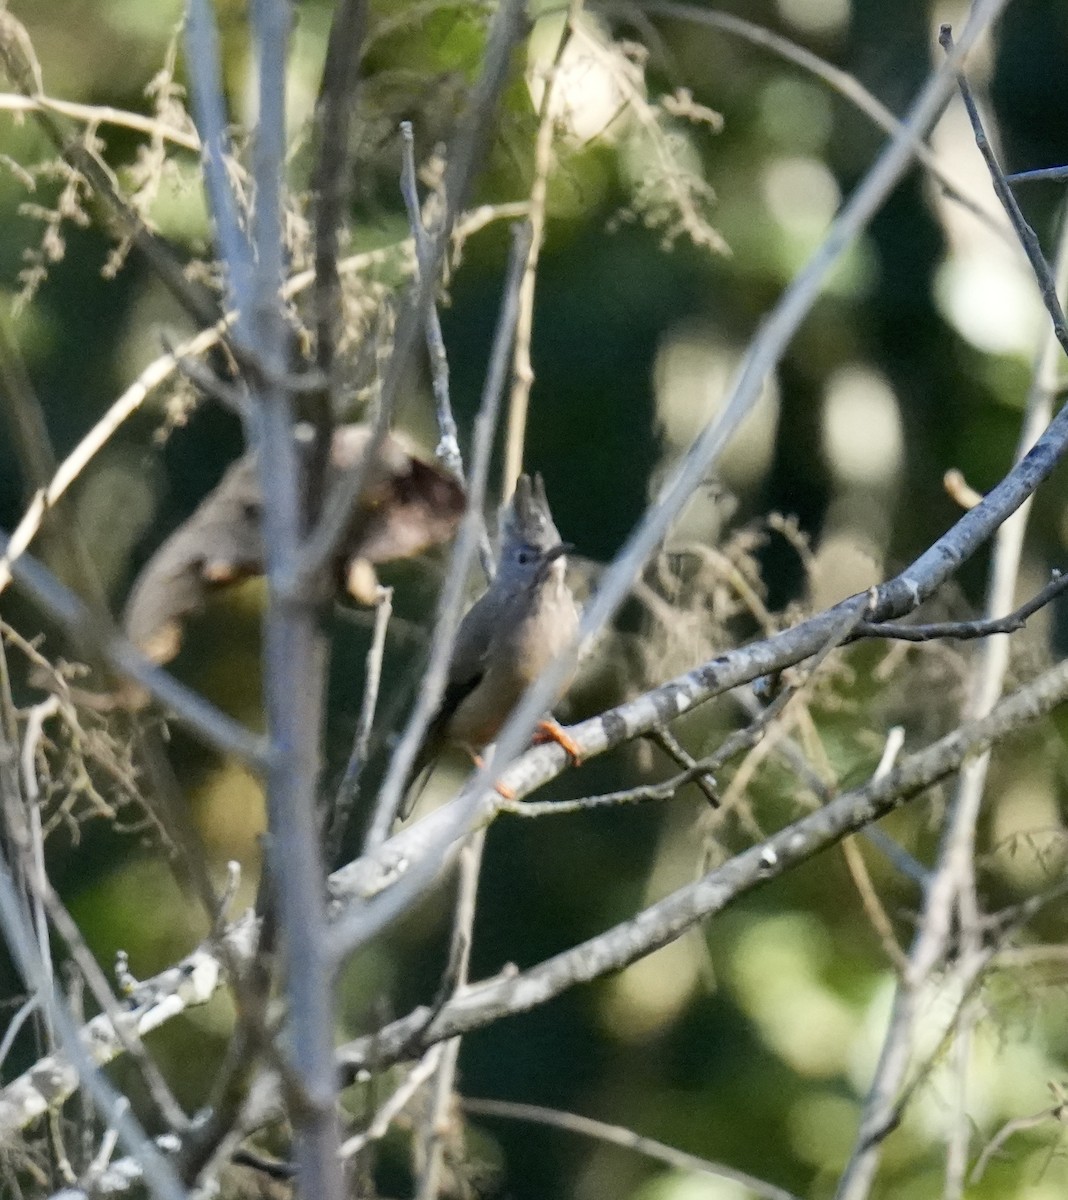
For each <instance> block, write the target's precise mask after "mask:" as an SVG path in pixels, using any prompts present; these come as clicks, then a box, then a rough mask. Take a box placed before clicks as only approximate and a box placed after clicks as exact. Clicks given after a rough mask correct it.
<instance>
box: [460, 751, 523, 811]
mask: <svg viewBox="0 0 1068 1200" xmlns="http://www.w3.org/2000/svg"><path fill="white" fill-rule="evenodd" d="M468 754H470V755H471V761H472V762H473V763H474V764H475V766H476V767H477V768H478V769H479V770H480V771H481V770H482V768H483V767H484V766H485V765H486V762H485V759H483V757H482V755H481V754H475V753H474V752H473V751H470V750H469V751H468ZM493 786H494V789H495V790H496V792H497V795H498V796H500V798H501V799H502V800H514V799H515V792H513V791H512V789H511V788H510V787H508V785H507V784H504V783H501V782H500V780H498V781H497V782H496V783H495V784H494V785H493Z"/></svg>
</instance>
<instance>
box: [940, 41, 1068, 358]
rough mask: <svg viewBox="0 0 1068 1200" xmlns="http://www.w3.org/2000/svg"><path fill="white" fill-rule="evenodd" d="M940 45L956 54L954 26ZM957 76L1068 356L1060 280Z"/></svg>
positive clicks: (959, 72) (959, 76)
mask: <svg viewBox="0 0 1068 1200" xmlns="http://www.w3.org/2000/svg"><path fill="white" fill-rule="evenodd" d="M938 42H939V45H940V46H941V47H942V48H943V49H944V50H945V51H946V53H947V54H949V53H950V52H952V50H953V31H952V27H951V26H949V25H943V26H942V28H941V29H940V30H939V33H938ZM958 61H959V60H958ZM956 76H957V86H958V87H959V88H960V95H961V99H962V100H963V101H964V107H965V109H966V110H967V113H968V120H969V121H970V122H971V125H972V132H973V133H974V135H975V144H976V146H977V147H978V149H979V153H980V154H981V155H982V156H983V161H984V162H985V163H986V166H987V170H988V171H989V172H990V182H991V184H992V185H993V187H994V193H995V195H996V196H997V198H998V199H999V200H1000V201H1001V206H1002V208H1004V210H1005V215H1006V216H1007V217H1008V218H1009V222H1010V223H1011V225H1012V228H1013V231H1014V232H1015V234H1016V237H1017V238H1018V239H1019V242H1020V245H1021V246H1022V247H1023V252H1024V254H1026V255H1027V261H1028V262H1029V263H1030V264H1031V270H1032V271H1033V272H1034V275H1035V279H1036V280H1037V282H1038V290H1039V294H1040V295H1041V297H1042V303H1043V304H1044V305H1045V308H1046V312H1047V313H1049V318H1050V320H1051V321H1052V322H1053V332H1054V333H1055V334H1056V337H1057V341H1058V342H1060V344H1061V349H1062V350H1064V352H1065V354H1068V324H1066V323H1065V319H1064V310H1063V309H1062V308H1061V302H1060V300H1059V299H1058V298H1057V281H1056V280H1055V279H1054V277H1053V272H1052V270H1050V266H1049V263H1048V262H1046V259H1045V256H1044V255H1043V253H1042V246H1041V244H1040V243H1039V240H1038V235H1037V234H1036V233H1035V231H1034V230H1033V229H1032V228H1031V226H1030V225H1029V224H1028V223H1027V220H1026V218H1025V217H1024V215H1023V213H1022V212H1021V211H1020V206H1019V204H1017V202H1016V197H1015V196H1014V195H1013V194H1012V188H1011V187H1009V184H1008V182H1007V180H1006V179H1005V174H1004V172H1003V171H1002V169H1001V167H1000V166H999V165H998V160H997V157H996V155H995V154H994V150H993V147H992V146H991V145H990V140H989V138H988V137H987V136H986V130H985V129H984V128H983V121H982V118H981V117H980V116H979V109H978V107H977V105H976V103H975V98H974V97H973V96H972V90H971V88H970V87H969V85H968V80H967V79H966V78H965V75H964V72H963V70H961V69H960V68H959V67H958V68H956Z"/></svg>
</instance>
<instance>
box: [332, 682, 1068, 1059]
mask: <svg viewBox="0 0 1068 1200" xmlns="http://www.w3.org/2000/svg"><path fill="white" fill-rule="evenodd" d="M1066 701H1068V662H1062V663H1059V664H1058V665H1057V666H1055V667H1053V668H1052V669H1050V670H1049V671H1047V672H1045V673H1044V674H1042V675H1040V676H1038V677H1037V678H1036V679H1034V680H1032V681H1031V682H1030V683H1028V684H1026V685H1024V686H1023V687H1021V688H1020V689H1018V690H1017V691H1016V692H1014V693H1013V694H1012V695H1011V696H1009V697H1007V698H1006V699H1005V700H1003V701H1001V702H1000V703H999V704H998V705H997V706H996V707H995V708H994V710H993V711H992V712H991V714H990V715H989V716H988V717H984V718H982V719H980V720H976V721H969V722H966V723H965V724H963V725H961V726H960V727H958V728H957V729H955V730H953V731H952V732H951V733H949V734H947V735H946V736H945V737H943V738H941V739H939V740H938V741H936V742H934V743H932V744H931V745H929V746H927V747H926V748H924V749H923V750H920V751H918V752H916V753H915V754H912V755H909V756H907V757H904V758H902V759H901V761H900V762H899V763H898V765H897V766H896V767H895V768H894V769H893V770H892V771H891V772H890V773H889V774H888V775H886V776H884V777H883V778H882V779H880V780H872V781H869V782H868V783H867V784H865V785H864V786H863V787H860V788H855V789H853V790H851V791H848V792H844V793H843V794H842V795H841V796H839V797H837V798H836V799H835V800H832V801H831V802H830V804H828V805H826V806H825V807H823V808H820V809H818V810H816V811H815V812H812V813H809V814H807V815H806V816H804V817H801V818H799V819H798V820H796V821H794V822H792V823H791V824H790V825H787V826H786V827H785V828H783V829H781V830H780V831H779V832H777V833H775V834H774V835H773V836H771V837H769V838H768V839H766V840H765V841H764V842H762V843H760V844H758V845H755V846H753V847H751V848H750V849H748V850H745V851H743V852H742V853H741V854H738V855H736V856H735V857H734V858H732V859H730V860H729V861H728V862H726V863H724V864H723V865H722V866H718V867H716V868H715V869H713V870H711V871H709V872H708V874H706V875H705V876H704V877H703V878H702V879H700V880H698V881H696V882H695V883H690V884H687V885H685V886H684V887H681V888H679V889H678V890H677V891H675V892H673V893H671V894H670V895H669V896H667V897H665V898H664V899H663V900H660V901H658V902H657V903H655V904H653V905H651V906H650V907H649V908H647V909H644V910H643V911H642V912H640V913H639V914H637V916H635V917H633V918H631V919H630V920H627V921H624V922H622V923H621V924H619V925H616V926H614V927H612V928H611V929H609V930H606V931H605V932H604V933H601V934H598V935H597V936H595V937H593V938H591V939H590V940H589V941H586V942H583V943H580V944H579V945H577V946H572V947H570V948H569V949H567V950H565V951H563V952H561V953H560V954H557V955H556V956H554V957H553V958H550V959H548V960H546V961H545V962H542V963H540V964H539V965H538V966H535V967H532V968H530V969H529V970H527V971H523V972H520V973H519V974H516V973H514V972H506V973H505V974H503V975H502V976H500V977H498V978H496V979H493V980H490V981H487V982H484V983H480V984H477V985H472V986H471V987H469V988H467V989H466V990H465V991H464V992H463V993H462V994H461V995H459V996H457V997H456V998H455V999H454V1000H452V1001H450V1002H449V1003H448V1004H446V1005H445V1007H444V1008H443V1009H442V1010H441V1012H440V1013H439V1014H438V1015H437V1017H436V1018H435V1019H434V1020H433V1021H432V1022H431V1023H430V1025H429V1027H427V1028H423V1026H424V1023H425V1016H426V1014H425V1010H423V1009H417V1010H416V1011H415V1012H413V1013H411V1014H409V1015H408V1016H406V1017H403V1018H401V1019H400V1020H399V1021H396V1022H394V1023H393V1024H391V1025H388V1026H386V1027H385V1028H383V1029H380V1030H379V1031H378V1032H377V1033H376V1034H374V1035H373V1036H372V1037H366V1038H361V1039H358V1040H357V1041H355V1042H352V1043H349V1045H347V1046H344V1047H342V1048H341V1050H340V1051H339V1053H340V1056H341V1061H342V1063H343V1064H344V1066H345V1069H346V1072H347V1073H351V1072H353V1071H358V1070H360V1069H363V1068H365V1067H368V1068H369V1067H372V1066H376V1067H381V1066H382V1065H383V1064H387V1063H389V1062H391V1061H393V1056H394V1055H395V1054H403V1055H410V1054H412V1053H419V1052H420V1051H421V1050H422V1049H423V1048H425V1047H426V1046H427V1045H430V1044H432V1043H433V1042H437V1041H442V1040H445V1039H447V1038H450V1037H454V1036H456V1035H457V1034H459V1033H468V1032H470V1031H471V1030H473V1029H479V1028H482V1027H483V1026H485V1025H487V1024H490V1023H492V1022H494V1021H496V1020H498V1019H500V1018H501V1017H503V1016H505V1015H514V1014H516V1013H520V1012H527V1011H529V1010H530V1009H532V1008H535V1007H538V1006H539V1005H541V1004H544V1003H546V1002H547V1001H548V1000H550V999H552V998H553V997H554V996H557V995H559V994H560V993H561V992H563V991H566V990H567V989H569V988H571V987H574V986H576V985H578V984H581V983H588V982H590V981H591V980H593V979H598V978H600V977H601V976H603V975H605V974H606V973H609V972H612V971H616V970H619V969H620V968H622V967H624V966H626V965H628V964H629V963H632V962H634V961H636V960H637V959H639V958H642V957H644V956H645V955H647V954H649V953H651V952H652V951H653V950H656V949H658V948H659V947H661V946H664V945H666V944H667V943H669V942H671V941H673V940H675V939H676V938H677V937H679V936H680V935H681V934H682V933H684V932H685V931H686V930H687V929H689V928H691V927H692V926H694V925H695V924H697V923H698V922H699V921H703V920H706V919H707V918H708V917H711V916H714V915H715V914H716V913H719V912H721V911H722V910H723V909H724V908H725V907H726V906H727V905H728V904H731V903H733V902H735V901H736V900H737V899H738V898H739V897H740V896H742V895H745V894H747V893H748V892H750V891H752V890H753V889H755V888H757V887H759V886H762V885H763V884H765V883H766V882H767V881H768V880H770V879H773V878H777V877H779V876H780V875H782V874H783V873H784V872H786V871H789V870H791V869H792V868H793V867H795V866H796V865H797V864H798V863H800V862H803V861H807V860H808V859H810V858H812V857H813V856H814V855H816V854H818V853H819V852H821V851H822V850H825V849H826V848H827V847H828V846H831V845H833V844H835V843H836V842H838V841H839V840H840V839H841V838H842V837H844V836H846V835H847V834H849V833H854V832H856V831H858V830H859V829H861V828H863V827H864V826H866V825H869V824H870V823H871V822H872V821H876V820H878V819H879V818H881V817H883V816H885V815H887V814H888V813H890V812H892V811H894V810H895V809H897V808H899V807H901V806H902V805H903V804H905V803H907V802H908V801H909V800H910V799H913V798H914V797H916V796H918V795H920V794H921V793H922V792H924V791H925V790H926V789H927V788H929V787H931V786H932V785H933V784H935V783H938V782H940V781H941V780H943V779H945V778H947V777H948V776H950V775H952V774H953V773H954V772H956V771H958V770H959V769H960V767H961V764H962V763H963V762H964V761H965V760H966V759H967V758H968V757H969V756H970V755H973V754H975V753H978V752H981V751H982V750H984V749H986V748H987V747H989V746H991V745H993V744H995V743H996V742H998V741H1001V740H1002V739H1003V738H1005V737H1008V736H1011V735H1012V734H1013V733H1015V732H1017V731H1018V730H1020V729H1023V728H1026V727H1027V726H1028V725H1030V724H1031V723H1033V722H1034V721H1036V720H1040V719H1042V718H1043V717H1044V716H1045V715H1046V714H1048V713H1050V712H1052V711H1053V710H1054V709H1055V708H1057V707H1059V706H1060V705H1062V704H1064V703H1065V702H1066ZM415 1030H421V1033H420V1034H419V1036H417V1037H414V1038H413V1031H415Z"/></svg>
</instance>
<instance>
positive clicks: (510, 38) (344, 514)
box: [301, 0, 526, 575]
mask: <svg viewBox="0 0 1068 1200" xmlns="http://www.w3.org/2000/svg"><path fill="white" fill-rule="evenodd" d="M525 20H526V16H525V4H524V2H523V0H501V3H500V4H499V5H498V6H497V8H496V10H495V12H494V14H493V19H492V21H491V23H490V31H489V37H488V39H487V42H486V53H485V57H484V60H483V67H482V73H481V74H480V75H479V78H478V80H477V81H476V83H475V86H474V88H473V89H472V91H471V97H470V100H469V101H468V104H467V107H466V109H465V111H464V115H463V117H462V119H461V120H460V122H459V125H458V128H457V133H456V136H455V138H454V139H453V141H452V142H451V143H450V145H449V150H448V165H447V166H446V168H445V182H444V185H443V192H444V211H443V212H442V217H441V222H440V224H439V225H438V227H437V229H436V230H435V232H434V236H433V238H432V239H431V243H430V252H429V254H428V256H427V261H426V263H425V265H421V270H420V276H419V281H418V284H417V286H416V287H415V288H414V289H413V294H412V295H411V297H410V298H409V301H408V303H407V304H406V305H405V308H404V310H403V311H402V312H401V315H400V318H399V319H398V321H397V332H396V337H395V340H394V345H393V353H392V354H391V355H390V359H389V364H388V366H387V368H386V371H385V375H384V378H383V380H382V396H381V411H382V413H383V414H389V413H390V412H392V409H393V404H394V401H395V399H396V396H397V392H398V389H399V387H400V384H401V380H402V378H403V375H404V371H405V369H406V367H407V365H408V361H409V359H410V357H411V354H412V351H413V350H414V348H415V343H416V340H417V338H418V336H419V332H420V330H421V329H422V328H423V326H424V314H425V312H426V306H427V304H428V303H429V302H430V299H431V297H432V296H433V294H434V288H435V287H436V286H437V284H436V281H437V275H438V270H439V268H440V266H441V262H442V259H443V258H444V256H445V251H446V248H447V247H448V244H449V239H450V238H451V237H452V231H453V226H454V225H455V222H456V218H457V216H458V214H459V213H460V211H461V209H462V206H463V203H464V200H465V198H466V196H467V192H468V189H469V187H470V184H471V180H472V178H473V176H474V173H475V170H476V169H477V167H478V164H479V162H480V160H481V156H482V153H483V151H484V149H485V146H486V144H487V143H488V142H489V140H490V126H491V123H492V121H493V118H494V116H495V114H496V112H497V104H498V101H499V99H500V96H501V93H502V92H503V91H504V87H505V84H506V83H507V81H508V77H509V72H510V68H511V59H512V52H513V50H514V49H515V46H516V44H517V42H518V40H519V37H520V35H521V33H522V31H523V27H524V22H525ZM385 435H386V427H385V422H384V421H379V422H377V423H376V426H375V432H374V436H373V437H372V438H371V441H370V442H369V443H368V446H367V449H366V450H365V451H364V458H363V461H362V462H361V464H360V465H359V466H358V467H357V468H356V469H355V470H354V471H350V472H348V474H347V475H346V477H345V478H344V479H342V480H341V481H340V482H339V483H338V485H337V486H336V487H335V488H334V490H333V492H332V494H331V495H330V496H329V497H328V498H327V501H326V504H325V506H324V510H323V513H322V516H321V518H320V520H319V521H318V523H317V525H316V527H315V531H314V535H313V536H312V537H311V539H310V540H309V544H308V546H307V547H306V548H305V551H304V554H303V556H302V560H301V574H302V575H307V574H311V573H313V572H314V571H315V570H318V569H321V568H322V565H323V564H324V563H325V562H328V561H329V559H330V556H331V555H332V554H333V552H334V548H335V547H336V546H337V544H338V541H339V540H340V538H341V537H342V536H343V534H344V532H345V530H346V529H347V528H348V524H349V520H350V517H351V514H352V512H353V510H354V509H355V506H356V503H357V501H358V499H359V496H360V494H361V492H362V491H363V487H364V482H365V479H366V476H367V468H368V465H369V464H370V463H372V462H373V461H374V459H375V456H376V455H377V454H378V453H379V451H380V449H381V447H382V440H383V438H384V437H385Z"/></svg>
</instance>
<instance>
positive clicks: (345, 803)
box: [325, 587, 393, 863]
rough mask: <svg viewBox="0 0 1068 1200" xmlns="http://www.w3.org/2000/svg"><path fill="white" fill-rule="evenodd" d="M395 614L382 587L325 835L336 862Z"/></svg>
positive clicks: (328, 858)
mask: <svg viewBox="0 0 1068 1200" xmlns="http://www.w3.org/2000/svg"><path fill="white" fill-rule="evenodd" d="M392 614H393V589H392V588H388V587H380V588H379V589H378V596H377V598H376V600H375V623H374V630H373V631H372V634H371V646H370V649H369V650H368V651H367V665H366V667H365V668H364V675H363V699H362V701H361V702H360V716H359V719H358V720H357V722H356V734H355V737H354V738H353V742H352V752H351V753H350V754H349V761H348V762H347V763H346V764H345V773H344V775H343V776H342V779H341V783H340V784H339V785H338V790H337V795H336V796H335V797H334V804H333V810H332V812H331V816H330V829H329V831H328V833H327V837H326V850H325V857H326V861H327V862H328V863H329V862H333V861H334V860H335V858H336V857H337V855H338V853H339V852H340V850H341V845H342V842H343V841H344V837H345V831H346V830H347V828H348V824H349V819H350V818H351V815H352V809H353V806H354V805H355V803H356V798H357V796H358V795H359V789H360V776H361V775H362V774H363V768H364V766H365V765H366V764H367V756H368V753H369V751H370V747H371V730H372V728H373V726H374V719H375V709H376V707H377V706H378V688H379V684H380V683H381V681H382V659H383V656H384V655H385V651H386V630H387V629H388V628H389V618H390V617H391V616H392Z"/></svg>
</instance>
